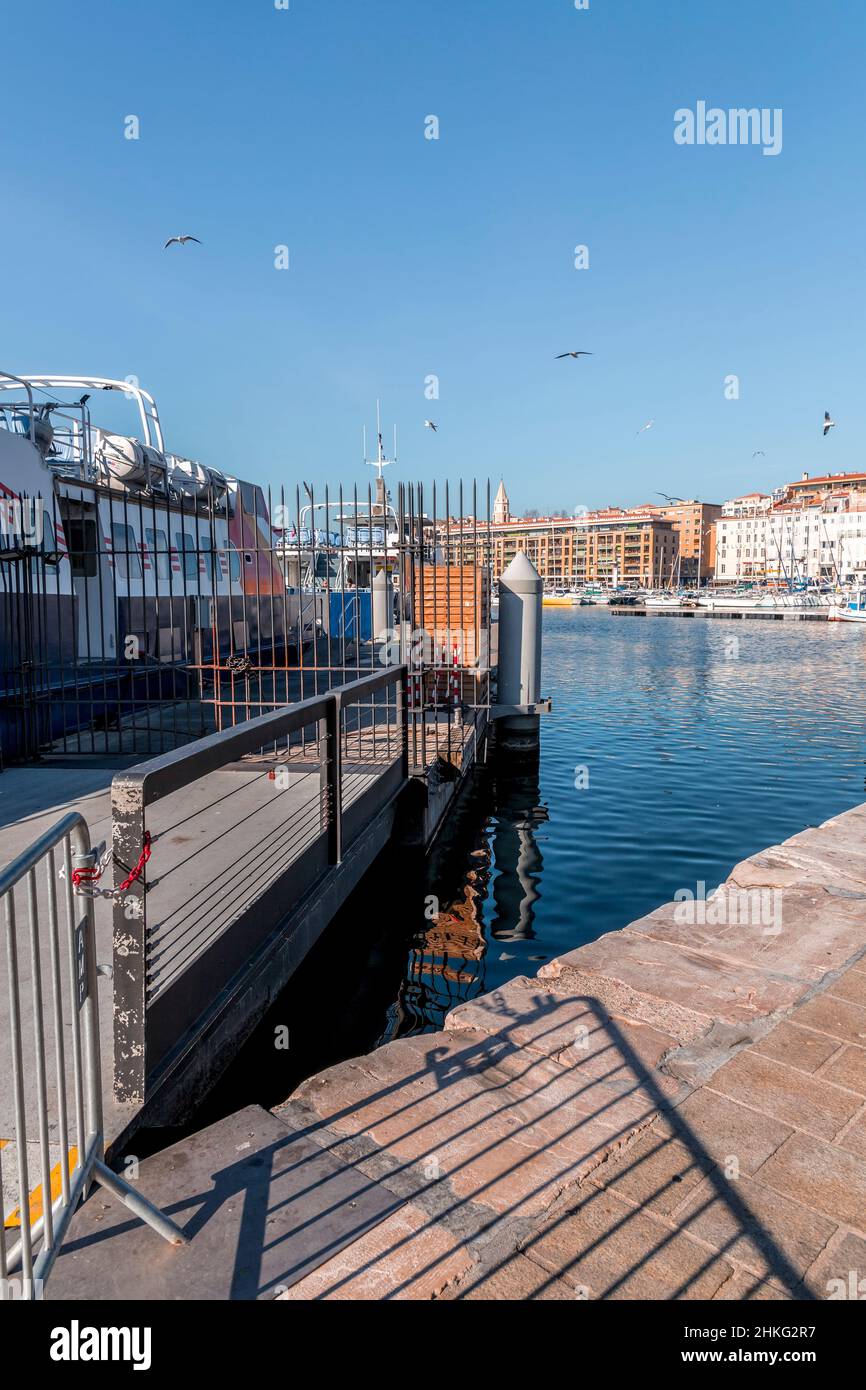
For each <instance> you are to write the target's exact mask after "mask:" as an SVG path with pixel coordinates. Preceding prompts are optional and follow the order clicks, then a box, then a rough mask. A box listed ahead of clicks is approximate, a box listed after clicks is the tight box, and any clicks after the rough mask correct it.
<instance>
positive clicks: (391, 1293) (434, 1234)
mask: <svg viewBox="0 0 866 1390" xmlns="http://www.w3.org/2000/svg"><path fill="white" fill-rule="evenodd" d="M471 1266H472V1255H471V1253H470V1251H469V1250H468V1249H467V1248H466V1247H465V1246H463V1245H461V1244H460V1242H459V1241H458V1240H456V1239H455V1237H454V1236H452V1235H451V1234H450V1233H449V1232H448V1231H447V1230H446V1228H445V1227H444V1226H443V1225H442V1224H441V1223H439V1224H435V1225H434V1224H432V1223H431V1221H430V1218H429V1217H428V1216H427V1215H426V1214H425V1213H424V1212H423V1211H421V1210H420V1209H419V1208H417V1207H414V1206H411V1205H408V1206H404V1207H403V1208H401V1210H400V1211H399V1212H397V1213H395V1215H394V1216H391V1217H388V1219H387V1220H385V1221H383V1222H382V1224H381V1225H379V1226H377V1227H376V1229H375V1230H373V1231H370V1232H369V1233H368V1234H367V1235H365V1236H363V1237H362V1238H361V1239H360V1240H358V1241H356V1242H355V1244H354V1245H350V1246H348V1247H347V1248H346V1249H345V1250H342V1251H341V1252H340V1254H339V1255H336V1256H335V1257H334V1258H333V1259H332V1260H328V1262H327V1264H323V1265H320V1266H319V1268H318V1269H317V1270H314V1272H313V1273H312V1274H308V1275H307V1277H306V1278H305V1279H302V1280H301V1281H300V1283H298V1284H295V1285H294V1286H293V1287H292V1288H291V1289H288V1290H287V1291H286V1292H285V1293H283V1294H280V1295H279V1296H278V1299H277V1301H280V1300H285V1301H287V1302H300V1301H302V1300H308V1299H329V1300H330V1299H359V1300H377V1301H378V1300H381V1299H395V1300H401V1301H402V1300H404V1299H430V1298H434V1297H435V1296H436V1295H437V1294H438V1293H440V1292H441V1290H442V1289H444V1288H445V1286H446V1285H447V1284H449V1283H450V1282H451V1280H453V1279H457V1278H458V1277H459V1276H460V1275H461V1274H464V1273H465V1272H466V1270H467V1269H469V1268H471Z"/></svg>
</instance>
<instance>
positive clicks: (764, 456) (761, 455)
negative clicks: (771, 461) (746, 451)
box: [752, 449, 767, 459]
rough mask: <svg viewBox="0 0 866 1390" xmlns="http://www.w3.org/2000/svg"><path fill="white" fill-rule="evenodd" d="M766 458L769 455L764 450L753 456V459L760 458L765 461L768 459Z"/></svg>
mask: <svg viewBox="0 0 866 1390" xmlns="http://www.w3.org/2000/svg"><path fill="white" fill-rule="evenodd" d="M766 457H767V455H766V454H765V453H764V451H763V449H756V450H755V452H754V453H753V454H752V458H753V459H758V458H761V459H763V458H766Z"/></svg>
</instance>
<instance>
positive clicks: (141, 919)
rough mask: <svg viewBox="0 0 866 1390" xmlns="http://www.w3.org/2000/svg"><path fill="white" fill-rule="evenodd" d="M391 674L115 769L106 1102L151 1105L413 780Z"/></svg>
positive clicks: (397, 687)
mask: <svg viewBox="0 0 866 1390" xmlns="http://www.w3.org/2000/svg"><path fill="white" fill-rule="evenodd" d="M406 682H407V668H406V667H405V666H390V667H387V668H383V669H380V670H379V671H376V672H371V673H369V674H367V675H364V676H362V677H360V678H359V679H356V680H353V681H350V682H348V683H346V684H343V685H341V686H339V687H337V688H334V689H332V690H328V691H326V692H325V693H323V694H320V695H313V696H310V697H309V698H307V699H305V700H301V701H299V702H298V703H296V704H293V705H290V706H286V707H284V708H282V709H279V710H276V711H273V712H272V713H269V714H264V715H261V716H259V717H258V718H256V719H253V720H250V721H248V722H246V723H243V724H239V725H238V726H237V727H235V728H231V729H226V730H223V731H222V732H218V733H215V734H211V735H209V736H208V737H206V738H203V739H201V740H199V741H198V742H196V743H193V744H191V745H189V746H187V747H185V748H180V749H175V750H173V751H172V752H170V753H167V754H164V755H163V756H161V757H159V758H156V759H153V760H151V761H150V762H146V763H142V764H140V765H139V766H137V767H132V768H130V769H129V770H127V771H125V772H122V773H119V774H118V775H117V776H116V777H115V778H114V781H113V784H112V815H113V858H114V876H115V877H114V882H115V887H114V989H115V1094H116V1097H117V1099H118V1100H119V1101H121V1102H132V1103H136V1104H138V1105H141V1104H143V1103H144V1101H145V1100H146V1099H147V1098H148V1096H149V1094H150V1092H151V1091H152V1089H153V1088H154V1086H155V1084H157V1078H158V1077H164V1076H165V1074H166V1073H167V1072H168V1071H170V1070H171V1068H172V1066H173V1065H174V1064H175V1062H176V1061H177V1060H178V1058H180V1057H182V1056H183V1054H184V1053H186V1052H187V1051H188V1050H189V1049H190V1048H191V1047H192V1046H194V1044H195V1042H196V1040H197V1039H198V1038H200V1036H201V1034H202V1032H203V1031H204V1030H205V1029H206V1028H207V1026H208V1022H209V1020H210V1019H211V1018H212V1016H213V1012H214V1010H215V1009H218V1008H219V1007H220V1006H221V1004H222V1003H223V1002H224V1001H225V999H226V997H227V994H230V993H231V989H232V982H233V980H235V979H237V978H239V977H240V976H241V974H242V972H243V971H248V969H249V966H250V963H251V961H252V960H253V959H254V958H255V957H256V956H257V955H258V954H260V953H262V952H267V951H268V950H269V949H270V947H271V946H272V945H273V943H274V941H275V939H276V938H277V937H278V936H279V935H280V933H281V932H283V931H285V929H286V925H287V923H288V922H289V920H290V918H291V917H292V914H293V913H294V912H296V910H297V908H298V905H299V904H300V903H301V902H302V901H303V900H304V899H305V897H306V895H308V894H309V893H310V891H311V889H313V888H314V887H317V886H320V885H321V881H322V879H323V877H324V876H325V875H326V874H327V872H328V871H329V870H330V869H334V868H336V867H337V866H339V865H340V864H341V863H342V862H343V860H344V859H345V858H346V857H347V856H348V855H349V854H350V853H351V850H352V847H353V845H354V844H355V843H356V842H358V841H360V840H361V839H362V838H363V835H364V833H365V831H366V830H367V828H368V827H369V826H370V825H371V824H372V823H373V822H374V821H375V820H376V818H377V817H378V816H380V815H381V813H382V812H384V811H386V810H387V808H389V807H390V805H391V803H392V802H393V801H394V799H395V797H396V796H397V794H398V792H399V791H400V790H401V788H402V787H403V786H405V784H406V781H407V778H408V775H409V720H408V710H407V692H406Z"/></svg>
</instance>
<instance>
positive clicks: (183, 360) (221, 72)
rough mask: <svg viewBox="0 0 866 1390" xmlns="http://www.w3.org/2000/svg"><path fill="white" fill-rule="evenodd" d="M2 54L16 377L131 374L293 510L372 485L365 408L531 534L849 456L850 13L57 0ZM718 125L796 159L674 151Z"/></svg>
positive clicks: (861, 15)
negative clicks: (707, 119)
mask: <svg viewBox="0 0 866 1390" xmlns="http://www.w3.org/2000/svg"><path fill="white" fill-rule="evenodd" d="M0 43H2V51H3V61H2V82H0V133H2V180H3V181H2V211H0V255H2V264H3V267H4V274H3V282H2V295H0V366H2V367H3V368H4V369H6V370H9V371H13V372H18V373H21V372H36V371H54V372H65V373H69V372H81V373H93V374H98V375H104V376H116V377H125V376H127V375H128V374H134V375H136V376H137V377H138V378H139V379H140V380H141V382H142V384H143V385H145V386H147V387H148V388H149V389H150V390H151V391H153V393H154V394H155V396H156V398H157V401H158V402H159V405H160V410H161V415H162V419H163V425H164V429H165V434H166V441H167V444H168V446H169V447H170V448H172V449H174V450H176V451H177V452H180V453H187V454H190V455H192V456H195V457H198V458H201V459H202V461H204V462H207V463H211V464H213V465H215V466H217V467H221V468H223V469H225V470H227V471H230V472H232V473H236V474H239V475H241V476H246V477H249V478H252V479H255V480H260V481H263V482H265V483H270V484H271V485H272V486H276V487H279V486H280V485H281V484H285V485H286V486H289V487H292V488H294V486H295V484H296V483H297V482H298V481H299V480H300V479H302V478H307V479H313V480H315V481H316V483H317V485H321V484H322V483H324V482H326V481H328V482H331V483H334V482H337V481H340V480H342V481H343V482H350V483H351V482H354V481H355V480H360V481H362V482H364V481H366V479H365V476H364V470H363V469H362V468H361V465H360V453H361V439H360V433H361V425H362V423H363V421H364V420H366V421H367V422H368V424H370V425H371V426H372V424H373V421H374V419H375V400H376V397H377V395H378V396H381V397H382V402H383V415H384V418H385V421H386V422H387V425H388V437H389V438H390V425H391V422H392V421H395V422H396V423H397V425H398V427H399V431H400V464H399V476H400V477H403V478H404V479H406V480H407V481H408V480H414V479H416V478H420V479H423V480H425V481H429V480H432V479H433V478H437V479H440V480H443V479H444V478H446V477H448V478H450V479H457V478H459V477H463V478H464V479H469V478H471V477H473V476H476V477H478V478H486V477H487V476H490V477H492V478H493V480H494V483H495V482H496V481H497V480H498V477H499V475H500V474H502V475H504V477H505V480H506V485H507V487H508V489H509V493H510V496H511V501H512V505H513V506H514V507H516V508H517V509H521V510H522V509H525V508H529V507H536V508H538V509H540V510H548V509H552V508H562V507H564V508H568V509H569V510H570V509H571V508H572V507H574V506H578V505H584V506H594V505H597V504H606V503H609V502H610V503H621V504H628V503H637V502H641V501H646V500H648V499H649V498H650V497H651V496H652V494H653V492H654V491H655V490H656V489H660V490H664V491H666V492H669V493H673V494H679V495H682V496H692V495H697V496H702V497H704V498H707V499H709V500H721V499H723V498H725V497H726V496H732V495H735V494H736V493H738V492H742V491H746V490H751V489H753V488H762V489H769V488H770V487H772V486H774V485H776V484H778V483H781V482H784V481H787V480H788V479H790V478H792V477H798V476H799V475H800V473H801V472H802V471H804V470H808V471H809V472H811V473H817V472H824V471H828V470H832V471H841V470H845V469H854V468H863V467H864V465H866V454H864V448H863V445H864V440H866V394H864V390H863V380H862V378H863V350H862V341H863V336H864V293H866V279H864V273H863V262H864V251H866V179H864V171H863V155H864V144H866V139H864V131H866V109H864V106H866V81H864V75H863V53H864V44H866V6H864V5H862V4H855V3H853V0H821V3H820V4H819V3H817V0H725V3H721V0H716V2H712V0H700V3H697V2H696V0H590V3H589V8H588V10H581V11H578V10H576V9H575V6H574V0H290V7H289V9H288V10H278V9H276V8H275V6H274V3H273V0H236V2H235V3H230V0H209V3H205V0H191V3H185V4H179V3H177V0H148V3H146V4H140V5H131V4H123V5H120V4H118V3H117V2H116V0H112V2H111V3H109V2H108V0H104V3H98V2H97V3H93V2H92V0H91V2H90V3H89V2H88V0H82V2H81V3H79V4H75V5H71V4H69V3H68V0H40V3H39V4H38V5H36V4H29V5H22V6H14V7H13V6H11V5H7V6H5V7H4V10H3V13H2V16H0ZM699 101H706V102H707V104H708V105H709V106H710V107H713V106H718V107H722V108H729V107H738V106H742V107H753V106H754V107H759V108H764V107H766V108H781V110H782V112H783V148H782V151H781V153H780V154H779V155H778V156H776V157H768V156H765V155H764V154H763V153H762V150H761V149H760V148H759V147H754V146H741V145H737V146H725V147H711V146H707V145H704V146H697V145H695V146H691V147H689V146H679V145H677V144H676V143H675V142H674V138H673V132H674V113H675V112H676V111H677V109H678V108H684V107H689V108H693V109H694V108H695V107H696V104H697V102H699ZM129 115H136V116H137V117H138V118H139V119H140V138H139V139H138V140H128V139H126V138H124V120H125V117H127V116H129ZM429 115H435V116H437V117H438V119H439V121H440V138H439V139H438V140H437V141H433V140H427V139H425V138H424V129H425V118H426V117H427V116H429ZM181 232H189V233H192V234H194V235H195V236H198V237H200V238H201V240H202V242H203V245H201V246H196V245H194V244H190V245H188V246H186V247H183V248H181V247H177V246H173V247H171V248H169V250H167V251H163V249H162V248H163V242H164V241H165V240H166V238H167V237H169V236H171V235H173V234H175V233H181ZM283 244H285V245H287V246H288V247H289V256H290V268H289V269H288V270H286V271H282V270H276V269H275V268H274V248H275V246H278V245H283ZM578 244H585V245H587V246H588V247H589V256H590V266H589V269H588V270H576V269H575V268H574V248H575V246H576V245H578ZM566 349H588V350H591V351H592V352H593V353H594V356H592V357H587V358H583V359H581V360H580V361H579V362H574V361H572V360H571V359H567V360H565V361H559V362H558V361H555V360H554V356H555V354H556V353H558V352H563V351H565V350H566ZM433 374H435V375H437V376H438V377H439V379H440V399H439V400H437V401H429V400H427V399H425V395H424V383H425V378H427V377H428V376H429V375H433ZM731 374H736V375H737V376H738V377H739V380H740V397H739V399H738V400H729V399H726V397H725V378H726V377H727V376H729V375H731ZM825 409H829V410H830V411H831V413H832V415H833V418H834V419H835V420H837V421H838V427H837V428H836V429H835V430H833V431H831V432H830V435H829V436H828V438H827V439H826V440H824V439H823V438H822V435H821V430H820V422H821V420H822V417H823V412H824V410H825ZM425 418H430V419H433V420H435V421H436V422H437V423H438V425H439V427H440V428H439V432H438V434H433V433H432V432H431V431H429V430H425V429H424V425H423V422H424V420H425ZM650 419H652V420H654V421H655V424H654V426H653V428H652V429H650V430H648V431H645V432H644V433H642V434H640V435H638V433H637V431H638V430H639V429H640V427H641V426H642V425H643V424H645V423H646V422H647V421H649V420H650ZM757 450H763V451H764V454H765V457H762V458H761V457H759V458H755V459H753V458H752V455H753V453H754V452H755V451H757ZM367 472H368V473H371V472H372V470H367ZM396 476H398V470H396V469H395V470H391V474H390V479H389V480H390V481H391V482H392V483H393V482H394V481H395V480H396Z"/></svg>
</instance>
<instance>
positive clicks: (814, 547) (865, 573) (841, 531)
mask: <svg viewBox="0 0 866 1390" xmlns="http://www.w3.org/2000/svg"><path fill="white" fill-rule="evenodd" d="M855 476H856V477H858V478H859V477H860V476H861V475H855ZM804 481H805V480H804ZM821 481H822V482H823V483H824V484H825V486H826V481H827V480H826V479H824V480H821ZM833 482H834V483H837V482H838V479H834V480H833ZM863 482H864V484H866V476H863ZM793 491H794V496H793V497H789V498H788V499H787V500H785V501H783V502H777V503H776V504H775V505H774V506H773V507H771V508H770V509H769V510H763V511H760V512H759V511H755V512H754V513H753V514H751V515H748V514H744V515H739V516H736V515H731V514H730V513H728V514H726V515H723V516H722V517H720V519H719V520H718V522H717V523H716V580H717V581H718V582H721V583H740V582H742V581H744V580H746V581H750V580H751V581H756V582H757V581H760V582H777V581H781V582H789V581H790V582H801V581H804V580H812V581H822V580H823V581H829V582H831V583H842V584H848V583H853V582H861V583H862V582H863V581H864V580H866V487H863V488H860V487H854V488H851V489H850V490H846V489H844V488H838V487H834V488H833V490H832V491H824V492H817V493H811V494H807V495H806V496H803V495H801V494H800V493H799V490H798V489H796V487H795V488H794V489H793Z"/></svg>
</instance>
